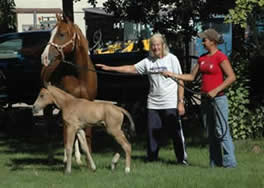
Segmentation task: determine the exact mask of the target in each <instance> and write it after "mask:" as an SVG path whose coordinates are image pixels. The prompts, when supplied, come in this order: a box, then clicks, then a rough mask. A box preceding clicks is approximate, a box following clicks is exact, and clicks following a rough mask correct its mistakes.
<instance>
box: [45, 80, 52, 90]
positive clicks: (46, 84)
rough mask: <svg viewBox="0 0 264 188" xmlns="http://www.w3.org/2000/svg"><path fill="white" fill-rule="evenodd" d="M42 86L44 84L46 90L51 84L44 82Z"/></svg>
mask: <svg viewBox="0 0 264 188" xmlns="http://www.w3.org/2000/svg"><path fill="white" fill-rule="evenodd" d="M43 84H44V87H45V88H46V89H48V86H50V85H51V83H50V82H46V81H44V82H43Z"/></svg>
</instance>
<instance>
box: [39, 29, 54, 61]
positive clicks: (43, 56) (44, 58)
mask: <svg viewBox="0 0 264 188" xmlns="http://www.w3.org/2000/svg"><path fill="white" fill-rule="evenodd" d="M57 30H58V28H57V26H56V27H55V28H54V29H53V30H52V32H51V36H50V40H49V42H52V41H53V39H54V37H55V35H56V33H57ZM49 49H50V45H49V44H48V45H47V46H46V48H45V50H44V51H43V53H42V54H41V62H42V64H43V65H45V66H48V65H49V64H50V59H49Z"/></svg>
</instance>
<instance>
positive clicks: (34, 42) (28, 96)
mask: <svg viewBox="0 0 264 188" xmlns="http://www.w3.org/2000/svg"><path fill="white" fill-rule="evenodd" d="M49 38H50V31H30V32H22V33H9V34H4V35H1V36H0V71H1V76H0V78H1V79H0V84H1V90H0V92H1V93H0V94H1V95H0V99H1V103H2V104H3V103H10V104H13V103H17V102H25V103H27V104H32V103H33V102H34V100H35V98H36V97H37V94H38V92H39V90H40V71H41V66H42V65H41V59H40V56H41V53H42V51H43V50H44V48H45V46H46V44H47V42H48V40H49Z"/></svg>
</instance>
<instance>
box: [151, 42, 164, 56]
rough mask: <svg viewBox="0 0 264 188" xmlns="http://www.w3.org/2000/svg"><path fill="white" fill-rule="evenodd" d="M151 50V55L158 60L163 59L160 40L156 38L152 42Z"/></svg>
mask: <svg viewBox="0 0 264 188" xmlns="http://www.w3.org/2000/svg"><path fill="white" fill-rule="evenodd" d="M151 50H152V52H153V55H154V56H155V57H158V58H162V57H163V42H162V40H161V39H159V38H157V39H154V40H153V41H152V44H151Z"/></svg>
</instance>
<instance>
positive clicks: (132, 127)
mask: <svg viewBox="0 0 264 188" xmlns="http://www.w3.org/2000/svg"><path fill="white" fill-rule="evenodd" d="M118 108H119V109H120V110H121V112H123V114H125V115H126V116H127V118H128V120H129V122H130V130H131V131H132V132H133V133H134V134H135V132H136V129H135V123H134V120H133V118H132V116H131V115H130V113H129V112H128V111H127V110H125V109H124V108H122V107H118Z"/></svg>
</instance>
